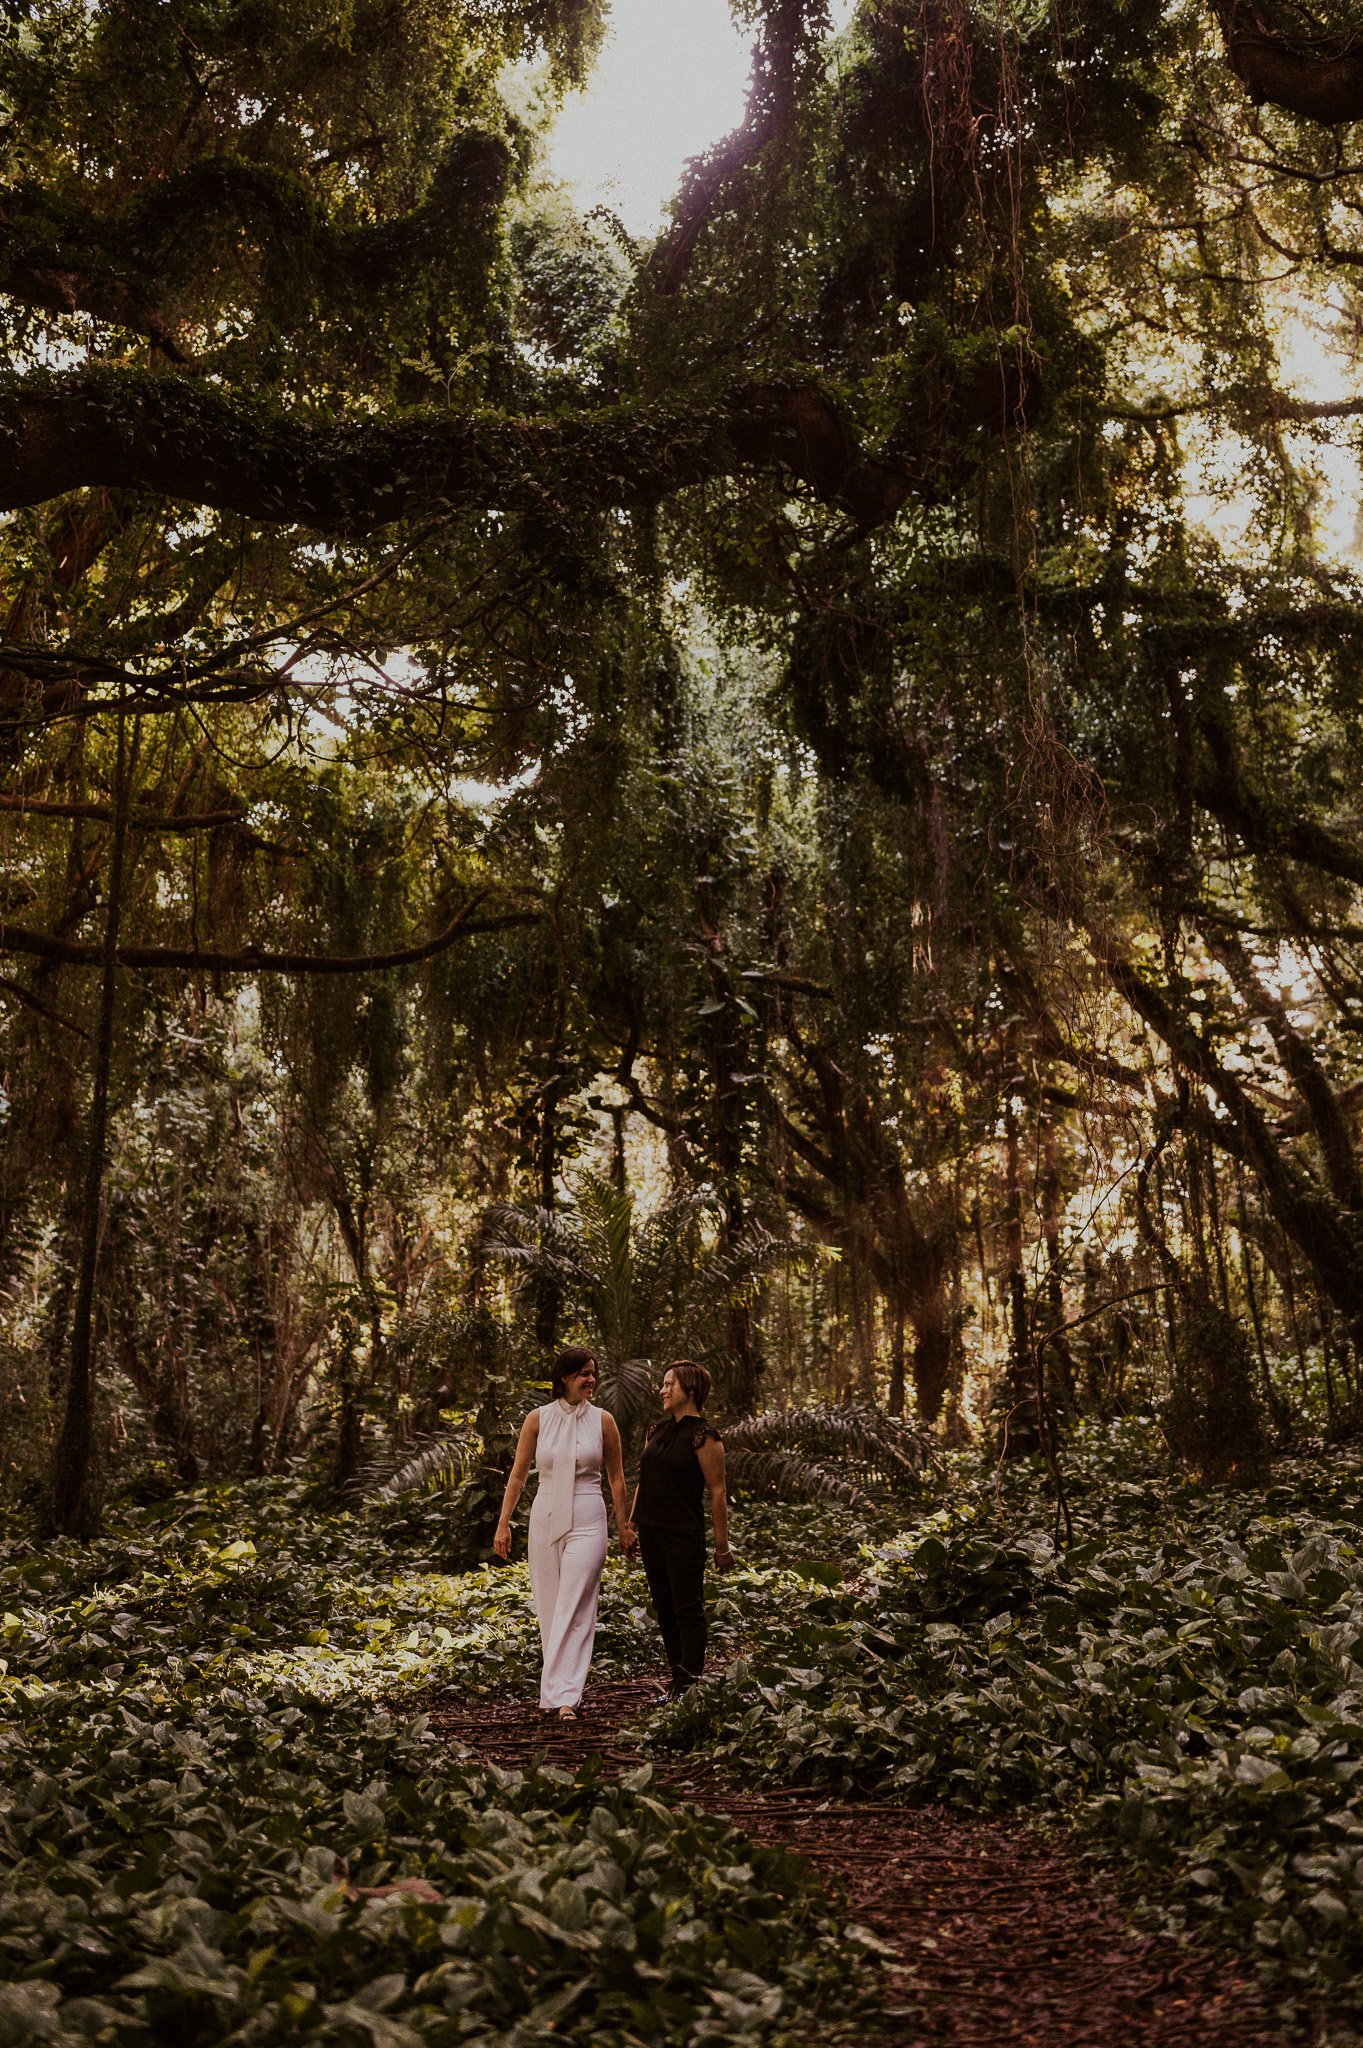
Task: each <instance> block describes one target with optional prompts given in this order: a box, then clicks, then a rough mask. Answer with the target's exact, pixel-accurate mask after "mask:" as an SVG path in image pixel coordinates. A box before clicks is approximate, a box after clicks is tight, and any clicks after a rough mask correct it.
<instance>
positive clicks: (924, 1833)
mask: <svg viewBox="0 0 1363 2048" xmlns="http://www.w3.org/2000/svg"><path fill="white" fill-rule="evenodd" d="M653 1690H654V1688H653V1687H652V1686H651V1685H646V1684H632V1685H601V1686H593V1687H592V1689H591V1691H590V1692H589V1694H588V1696H587V1703H586V1709H585V1714H584V1719H583V1720H582V1721H581V1722H579V1723H578V1724H577V1725H576V1726H572V1725H569V1726H568V1727H566V1728H565V1727H564V1726H563V1725H562V1724H560V1723H559V1722H557V1721H554V1720H548V1719H544V1718H542V1717H541V1716H540V1715H539V1714H538V1713H537V1712H535V1710H534V1709H533V1707H531V1706H530V1705H529V1704H528V1703H518V1704H511V1705H508V1706H504V1707H493V1706H491V1705H486V1704H485V1705H482V1706H480V1707H479V1708H478V1709H477V1710H475V1711H470V1710H468V1709H466V1708H462V1707H457V1706H453V1705H451V1706H444V1707H442V1706H440V1705H439V1704H436V1705H435V1706H433V1707H432V1708H431V1709H430V1710H429V1711H430V1719H431V1722H432V1725H433V1726H434V1727H435V1728H436V1729H437V1730H438V1731H439V1732H440V1733H441V1734H443V1735H445V1736H447V1737H449V1738H450V1739H451V1740H454V1741H458V1742H461V1743H463V1744H465V1745H467V1747H468V1748H469V1749H471V1750H474V1751H475V1752H476V1753H477V1754H479V1755H480V1756H484V1757H486V1758H487V1759H488V1760H489V1762H492V1763H496V1764H499V1765H501V1766H502V1767H503V1768H504V1769H522V1768H524V1767H525V1766H526V1765H527V1764H530V1763H532V1762H534V1761H536V1760H537V1759H538V1760H539V1761H541V1762H543V1763H546V1764H549V1765H552V1766H554V1767H556V1768H558V1769H563V1770H570V1771H571V1770H574V1769H576V1768H577V1766H578V1765H580V1764H582V1763H584V1762H585V1761H586V1760H587V1758H588V1757H590V1756H598V1757H600V1758H601V1760H602V1764H603V1766H604V1768H605V1769H606V1771H607V1772H610V1773H617V1772H621V1771H627V1770H634V1769H636V1768H637V1767H638V1764H639V1762H640V1753H639V1750H638V1748H637V1747H636V1745H635V1744H634V1743H633V1742H632V1741H631V1739H630V1737H629V1735H628V1733H627V1732H626V1730H627V1729H628V1727H629V1725H630V1723H637V1722H639V1721H641V1720H642V1719H643V1718H644V1716H645V1715H646V1713H647V1711H648V1702H649V1698H650V1696H651V1694H652V1692H653ZM654 1766H655V1771H656V1774H657V1776H656V1782H657V1785H658V1788H659V1789H660V1790H661V1791H663V1792H664V1793H666V1794H667V1795H668V1796H669V1797H672V1798H675V1799H685V1800H686V1801H688V1802H689V1803H690V1804H692V1805H695V1806H698V1807H701V1808H703V1809H704V1810H705V1811H707V1812H709V1813H715V1814H719V1815H721V1816H723V1818H724V1819H726V1820H728V1821H730V1822H731V1823H732V1824H733V1826H735V1827H736V1828H739V1829H741V1830H742V1831H743V1833H744V1834H746V1835H748V1836H750V1837H751V1838H752V1839H753V1840H755V1841H758V1842H764V1843H771V1844H778V1843H779V1844H781V1845H782V1846H784V1847H787V1848H790V1849H793V1850H796V1851H797V1852H798V1853H799V1854H801V1855H803V1856H806V1857H807V1858H808V1859H809V1861H810V1862H811V1863H813V1864H814V1865H816V1866H817V1868H818V1869H820V1870H821V1871H824V1872H826V1873H827V1875H828V1876H829V1877H830V1878H832V1879H834V1880H835V1881H836V1882H837V1883H838V1884H840V1886H841V1887H842V1889H843V1891H844V1892H845V1895H846V1898H847V1901H848V1905H849V1907H850V1908H851V1915H852V1917H853V1918H854V1919H856V1920H858V1921H861V1922H863V1923H864V1924H865V1925H866V1926H868V1927H871V1928H873V1929H874V1930H875V1932H876V1933H877V1934H878V1935H879V1936H880V1937H881V1939H882V1940H883V1941H885V1942H887V1943H888V1944H889V1945H890V1946H891V1947H892V1948H893V1950H894V1951H895V1956H896V1958H897V1960H896V1961H895V1962H894V1963H891V1964H890V1965H889V1966H888V1967H887V1971H886V2003H885V2015H886V2031H885V2036H884V2038H885V2040H886V2041H887V2042H893V2043H895V2044H903V2048H910V2044H924V2048H927V2044H932V2048H938V2044H942V2048H1269V2044H1271V2048H1288V2044H1292V2048H1297V2044H1304V2043H1306V2042H1308V2041H1310V2040H1311V2038H1312V2033H1313V2030H1311V2029H1309V2028H1306V2027H1293V2026H1290V2025H1286V2024H1285V2023H1284V2022H1283V2021H1282V2020H1281V2019H1280V2018H1279V2017H1278V2016H1277V2013H1276V2011H1275V2007H1274V2004H1273V2002H1272V2001H1271V2000H1270V1999H1268V1998H1266V1997H1265V1996H1264V1995H1263V1993H1262V1992H1261V1991H1260V1990H1259V1989H1258V1987H1257V1986H1256V1985H1255V1984H1254V1982H1253V1980H1252V1979H1251V1978H1250V1977H1249V1975H1248V1973H1247V1972H1246V1971H1245V1970H1243V1969H1242V1968H1240V1967H1239V1966H1237V1965H1236V1964H1235V1963H1234V1962H1233V1961H1230V1960H1228V1959H1226V1958H1224V1957H1222V1956H1218V1955H1215V1954H1213V1953H1210V1952H1208V1951H1207V1950H1204V1949H1201V1948H1195V1947H1192V1946H1188V1945H1185V1944H1183V1943H1180V1942H1176V1941H1172V1940H1169V1939H1167V1938H1164V1937H1157V1936H1150V1935H1145V1934H1141V1933H1139V1932H1138V1931H1137V1930H1136V1929H1134V1928H1133V1927H1131V1925H1130V1924H1129V1922H1128V1921H1127V1920H1126V1919H1125V1917H1124V1916H1123V1914H1122V1911H1121V1909H1120V1907H1119V1906H1118V1905H1117V1904H1116V1903H1115V1902H1114V1901H1113V1900H1112V1899H1111V1898H1110V1897H1108V1896H1105V1895H1104V1894H1103V1893H1101V1892H1100V1891H1098V1890H1097V1889H1096V1888H1095V1885H1094V1883H1093V1880H1092V1878H1091V1877H1090V1876H1089V1875H1087V1874H1086V1873H1085V1872H1084V1871H1083V1870H1082V1869H1081V1868H1080V1867H1079V1866H1078V1865H1077V1864H1076V1863H1075V1862H1073V1861H1072V1860H1071V1859H1070V1858H1068V1857H1067V1856H1066V1855H1065V1854H1064V1853H1063V1851H1062V1850H1061V1849H1059V1848H1057V1847H1056V1846H1055V1845H1053V1844H1052V1843H1050V1842H1048V1841H1046V1840H1045V1839H1044V1838H1042V1837H1041V1836H1040V1835H1039V1834H1037V1833H1036V1832H1034V1831H1033V1830H1031V1829H1029V1828H1027V1827H1025V1826H1019V1825H1017V1824H1009V1825H1004V1824H1003V1823H1000V1822H995V1821H980V1820H974V1819H969V1818H965V1817H963V1816H961V1815H959V1814H954V1813H950V1812H947V1811H944V1810H942V1809H939V1808H934V1807H917V1808H907V1807H900V1806H889V1805H881V1804H877V1803H874V1802H869V1801H864V1800H846V1799H837V1798H829V1797H825V1796H824V1795H823V1794H822V1793H820V1792H818V1791H811V1790H805V1789H799V1790H794V1791H771V1792H743V1791H740V1790H738V1789H737V1788H735V1787H733V1786H730V1785H725V1784H723V1783H721V1782H717V1781H716V1780H715V1779H714V1778H713V1776H712V1775H711V1774H710V1773H709V1771H708V1769H707V1766H706V1761H705V1758H704V1756H703V1755H701V1756H689V1757H681V1758H676V1759H664V1760H662V1762H661V1764H659V1762H658V1761H657V1760H656V1759H655V1760H654Z"/></svg>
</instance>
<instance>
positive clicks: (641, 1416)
mask: <svg viewBox="0 0 1363 2048" xmlns="http://www.w3.org/2000/svg"><path fill="white" fill-rule="evenodd" d="M661 1379H662V1375H661V1374H660V1373H659V1371H658V1369H657V1367H656V1366H655V1365H653V1364H652V1363H651V1362H650V1361H649V1360H648V1359H647V1358H627V1359H625V1360H624V1362H623V1363H622V1364H620V1365H615V1366H609V1367H608V1368H607V1369H606V1370H605V1371H604V1372H603V1373H602V1375H601V1379H600V1383H599V1384H598V1386H597V1390H596V1398H597V1401H598V1403H599V1404H600V1406H601V1407H603V1408H604V1409H605V1410H606V1413H607V1414H608V1415H613V1416H614V1417H615V1420H616V1422H617V1424H618V1425H619V1429H620V1434H621V1436H622V1437H624V1439H625V1441H626V1443H627V1444H628V1443H629V1441H630V1439H631V1438H633V1437H635V1436H637V1435H639V1434H641V1433H642V1431H643V1428H644V1425H645V1424H646V1423H648V1422H649V1421H651V1420H652V1418H653V1416H654V1415H656V1414H657V1412H658V1388H659V1385H660V1384H661Z"/></svg>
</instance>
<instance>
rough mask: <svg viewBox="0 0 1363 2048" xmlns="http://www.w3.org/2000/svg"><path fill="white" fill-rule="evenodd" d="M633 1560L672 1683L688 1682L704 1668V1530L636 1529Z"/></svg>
mask: <svg viewBox="0 0 1363 2048" xmlns="http://www.w3.org/2000/svg"><path fill="white" fill-rule="evenodd" d="M639 1558H640V1562H641V1563H642V1565H643V1567H644V1573H645V1576H646V1577H647V1579H648V1590H649V1592H650V1594H651V1595H652V1597H653V1611H654V1613H655V1614H656V1615H657V1617H658V1626H659V1628H660V1629H661V1630H662V1634H663V1647H664V1649H665V1650H666V1651H667V1661H668V1663H669V1664H670V1665H671V1666H672V1682H673V1684H674V1685H681V1686H686V1685H694V1684H695V1682H696V1680H697V1679H698V1678H699V1677H700V1674H701V1672H702V1670H703V1669H704V1667H705V1639H706V1637H705V1537H704V1534H703V1533H702V1534H699V1535H697V1534H695V1533H694V1532H693V1531H691V1530H676V1529H647V1528H645V1529H641V1530H640V1531H639Z"/></svg>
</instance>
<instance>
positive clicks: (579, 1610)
mask: <svg viewBox="0 0 1363 2048" xmlns="http://www.w3.org/2000/svg"><path fill="white" fill-rule="evenodd" d="M595 1392H596V1360H595V1358H593V1356H592V1354H591V1352H590V1351H581V1350H572V1351H560V1352H559V1354H558V1357H557V1358H556V1359H555V1360H554V1378H553V1395H554V1398H553V1399H552V1400H550V1401H547V1402H546V1403H545V1405H544V1407H543V1408H535V1409H533V1410H532V1411H531V1413H530V1414H529V1415H527V1416H526V1418H525V1421H524V1422H523V1423H522V1424H521V1433H520V1437H519V1439H518V1441H517V1444H516V1460H515V1463H514V1464H513V1465H512V1467H511V1475H510V1477H509V1478H508V1480H507V1482H506V1492H505V1493H504V1494H503V1496H502V1512H501V1519H500V1520H499V1521H498V1523H497V1533H496V1535H495V1536H494V1537H493V1539H492V1547H493V1549H494V1550H495V1551H496V1553H497V1555H498V1557H510V1555H511V1517H512V1515H513V1514H514V1513H515V1509H516V1503H517V1501H518V1500H519V1499H520V1497H521V1493H522V1491H523V1489H524V1486H525V1482H526V1479H527V1477H528V1476H529V1472H530V1465H531V1461H532V1459H533V1461H534V1464H535V1469H536V1471H537V1472H538V1474H539V1490H538V1492H537V1493H536V1495H535V1504H534V1506H533V1507H532V1508H531V1510H530V1594H531V1598H532V1599H533V1600H534V1603H535V1612H536V1614H537V1615H538V1616H539V1624H540V1644H541V1647H542V1649H543V1652H544V1666H543V1670H542V1673H541V1676H540V1709H541V1711H542V1712H543V1713H553V1712H554V1711H555V1710H557V1711H558V1713H559V1715H560V1716H561V1718H562V1719H563V1720H565V1721H575V1720H576V1719H577V1709H578V1705H579V1703H580V1701H581V1699H582V1691H583V1687H584V1686H585V1685H586V1683H587V1670H588V1667H589V1666H590V1664H591V1661H592V1644H593V1641H594V1640H595V1637H596V1604H597V1599H598V1597H599V1595H600V1592H601V1572H602V1569H603V1567H604V1565H605V1562H606V1503H605V1501H604V1500H603V1499H602V1497H601V1467H602V1465H603V1464H604V1465H605V1468H606V1477H607V1479H608V1480H609V1481H610V1489H611V1496H612V1498H613V1500H614V1502H615V1526H616V1530H617V1532H618V1534H619V1536H620V1540H621V1543H622V1545H623V1547H625V1548H626V1549H628V1548H629V1547H630V1545H631V1543H632V1540H633V1535H634V1531H633V1529H632V1528H631V1526H630V1523H629V1517H628V1510H627V1505H626V1499H625V1466H624V1459H623V1457H622V1455H621V1449H620V1432H619V1430H618V1429H617V1428H616V1426H615V1418H614V1417H613V1416H611V1415H607V1414H605V1413H604V1411H603V1410H602V1409H600V1408H597V1407H596V1406H594V1404H593V1402H592V1395H593V1394H594V1393H595Z"/></svg>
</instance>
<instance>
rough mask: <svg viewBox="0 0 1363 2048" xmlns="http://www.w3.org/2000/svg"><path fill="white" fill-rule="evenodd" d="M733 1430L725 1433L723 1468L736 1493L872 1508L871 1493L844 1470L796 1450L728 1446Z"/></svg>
mask: <svg viewBox="0 0 1363 2048" xmlns="http://www.w3.org/2000/svg"><path fill="white" fill-rule="evenodd" d="M732 1439H733V1431H732V1430H726V1432H725V1458H724V1470H725V1475H726V1478H727V1480H728V1483H729V1485H730V1487H731V1488H732V1490H733V1491H734V1492H735V1493H740V1494H746V1495H747V1496H748V1498H749V1499H750V1500H789V1501H797V1500H837V1501H841V1502H842V1503H843V1505H844V1506H846V1507H849V1508H862V1509H869V1508H871V1507H873V1506H874V1502H873V1501H872V1499H871V1496H870V1495H869V1494H868V1493H867V1492H866V1491H865V1490H864V1488H862V1487H860V1486H858V1485H857V1483H856V1481H855V1479H850V1478H849V1477H848V1476H847V1474H846V1473H845V1472H838V1471H835V1470H833V1469H832V1468H831V1467H829V1466H827V1465H821V1464H820V1463H819V1462H818V1460H817V1459H814V1458H806V1457H801V1456H800V1455H799V1453H798V1452H795V1451H757V1450H747V1449H745V1448H743V1447H741V1446H739V1447H736V1448H735V1449H733V1450H730V1449H729V1445H730V1443H731V1442H732Z"/></svg>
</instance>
